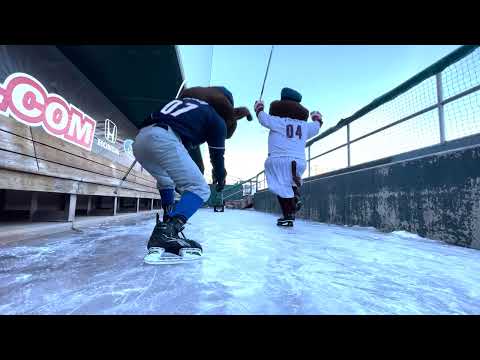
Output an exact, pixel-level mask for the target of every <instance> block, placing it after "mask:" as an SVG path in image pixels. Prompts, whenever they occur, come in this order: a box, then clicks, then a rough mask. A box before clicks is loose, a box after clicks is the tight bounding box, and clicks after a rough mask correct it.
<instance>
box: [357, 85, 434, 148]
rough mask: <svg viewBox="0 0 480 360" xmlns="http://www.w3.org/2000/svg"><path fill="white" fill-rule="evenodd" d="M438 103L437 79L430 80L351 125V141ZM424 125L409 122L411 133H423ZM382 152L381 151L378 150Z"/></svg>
mask: <svg viewBox="0 0 480 360" xmlns="http://www.w3.org/2000/svg"><path fill="white" fill-rule="evenodd" d="M436 102H437V91H436V81H435V78H430V79H427V80H425V81H423V82H422V83H420V84H418V85H417V86H415V87H414V88H412V89H410V90H408V91H407V92H405V93H403V94H402V95H399V96H398V97H397V98H395V99H394V100H392V101H389V102H387V103H385V104H383V105H381V106H380V107H378V108H376V109H375V110H373V111H371V112H369V113H368V114H366V115H365V116H362V117H361V118H359V119H358V120H356V121H354V122H353V123H351V124H350V140H355V139H356V138H358V137H360V136H362V135H365V134H367V133H369V132H372V131H374V130H377V129H379V128H381V127H383V126H385V125H389V124H391V123H393V122H395V121H398V120H401V119H404V118H406V117H407V116H409V115H412V114H415V113H416V112H418V111H420V110H423V109H425V108H427V107H429V106H431V105H434V104H435V103H436ZM423 127H424V124H423V123H422V122H420V121H417V122H409V127H408V128H405V130H406V131H409V132H410V133H423V132H424V129H423ZM378 151H381V149H378Z"/></svg>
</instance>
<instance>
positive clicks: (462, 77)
mask: <svg viewBox="0 0 480 360" xmlns="http://www.w3.org/2000/svg"><path fill="white" fill-rule="evenodd" d="M442 82H443V97H444V99H448V98H449V97H451V96H454V95H457V94H459V93H461V92H462V91H465V90H468V89H470V88H472V87H474V86H476V85H480V49H478V48H477V49H476V50H475V51H474V52H473V53H471V54H470V55H468V56H467V57H465V58H463V59H461V60H459V61H458V62H456V63H454V64H452V65H450V66H449V67H447V68H446V69H445V70H444V71H443V72H442Z"/></svg>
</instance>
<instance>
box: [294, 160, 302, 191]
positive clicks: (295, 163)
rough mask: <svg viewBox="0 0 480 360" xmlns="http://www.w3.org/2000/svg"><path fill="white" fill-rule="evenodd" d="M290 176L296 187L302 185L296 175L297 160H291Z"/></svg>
mask: <svg viewBox="0 0 480 360" xmlns="http://www.w3.org/2000/svg"><path fill="white" fill-rule="evenodd" d="M292 178H293V182H294V183H295V184H296V185H297V187H300V186H301V185H302V183H301V180H300V177H299V176H297V162H296V161H295V160H293V161H292Z"/></svg>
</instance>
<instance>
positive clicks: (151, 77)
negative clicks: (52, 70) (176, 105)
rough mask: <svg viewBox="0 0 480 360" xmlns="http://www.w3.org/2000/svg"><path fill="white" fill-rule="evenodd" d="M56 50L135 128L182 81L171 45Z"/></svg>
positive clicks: (77, 47) (98, 46)
mask: <svg viewBox="0 0 480 360" xmlns="http://www.w3.org/2000/svg"><path fill="white" fill-rule="evenodd" d="M57 47H58V49H59V50H60V51H61V52H62V53H63V54H64V55H65V56H66V57H67V58H68V59H69V60H70V61H71V62H72V63H73V64H74V65H75V66H76V67H77V68H78V69H79V70H80V71H81V72H82V73H83V74H84V75H85V76H86V77H87V78H88V79H89V80H90V81H91V82H92V83H93V84H94V85H95V86H96V87H97V88H98V89H99V90H100V91H101V92H102V93H103V94H104V95H105V96H106V97H107V98H108V99H109V100H110V101H111V102H112V103H113V104H114V105H115V106H116V107H117V108H118V109H119V110H120V111H121V112H122V113H123V114H124V115H125V116H126V117H127V118H128V119H129V120H130V121H131V122H132V123H133V124H134V125H135V126H137V127H138V126H139V125H140V124H141V122H142V121H143V119H144V118H145V117H146V116H147V115H148V114H149V113H150V112H151V111H152V110H154V109H155V108H156V107H158V106H159V105H158V103H161V102H164V101H168V100H171V99H173V98H174V97H175V95H176V94H177V91H178V88H179V87H180V85H181V83H182V81H183V79H184V76H183V70H182V65H181V61H180V57H179V54H178V51H177V48H176V46H175V45H154V46H151V45H149V46H144V45H135V46H127V45H79V46H57Z"/></svg>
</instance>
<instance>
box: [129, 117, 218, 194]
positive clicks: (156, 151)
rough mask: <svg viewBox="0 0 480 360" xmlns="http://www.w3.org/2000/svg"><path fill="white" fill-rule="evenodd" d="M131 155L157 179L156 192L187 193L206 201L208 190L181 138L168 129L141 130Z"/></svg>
mask: <svg viewBox="0 0 480 360" xmlns="http://www.w3.org/2000/svg"><path fill="white" fill-rule="evenodd" d="M133 154H134V155H135V158H136V159H137V161H138V162H139V163H140V164H141V165H142V166H143V167H144V168H145V169H146V170H147V171H148V172H149V173H150V174H151V175H152V176H153V177H154V178H155V179H156V180H157V187H158V189H159V190H166V189H175V186H176V187H177V188H178V189H179V190H180V191H182V192H184V191H190V192H192V193H194V194H195V195H197V196H199V197H200V198H202V199H203V201H207V200H208V198H209V197H210V188H209V186H208V184H207V182H206V181H205V179H204V177H203V175H202V173H201V172H200V170H199V169H198V166H197V164H195V162H194V161H193V160H192V158H191V157H190V155H189V154H188V151H187V149H185V146H183V144H182V142H181V140H180V138H179V137H178V135H177V134H175V132H174V131H173V130H172V129H171V128H170V127H169V128H168V131H167V130H165V129H163V128H161V127H158V126H147V127H145V128H143V129H141V130H140V132H139V133H138V135H137V137H136V139H135V143H134V144H133Z"/></svg>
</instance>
